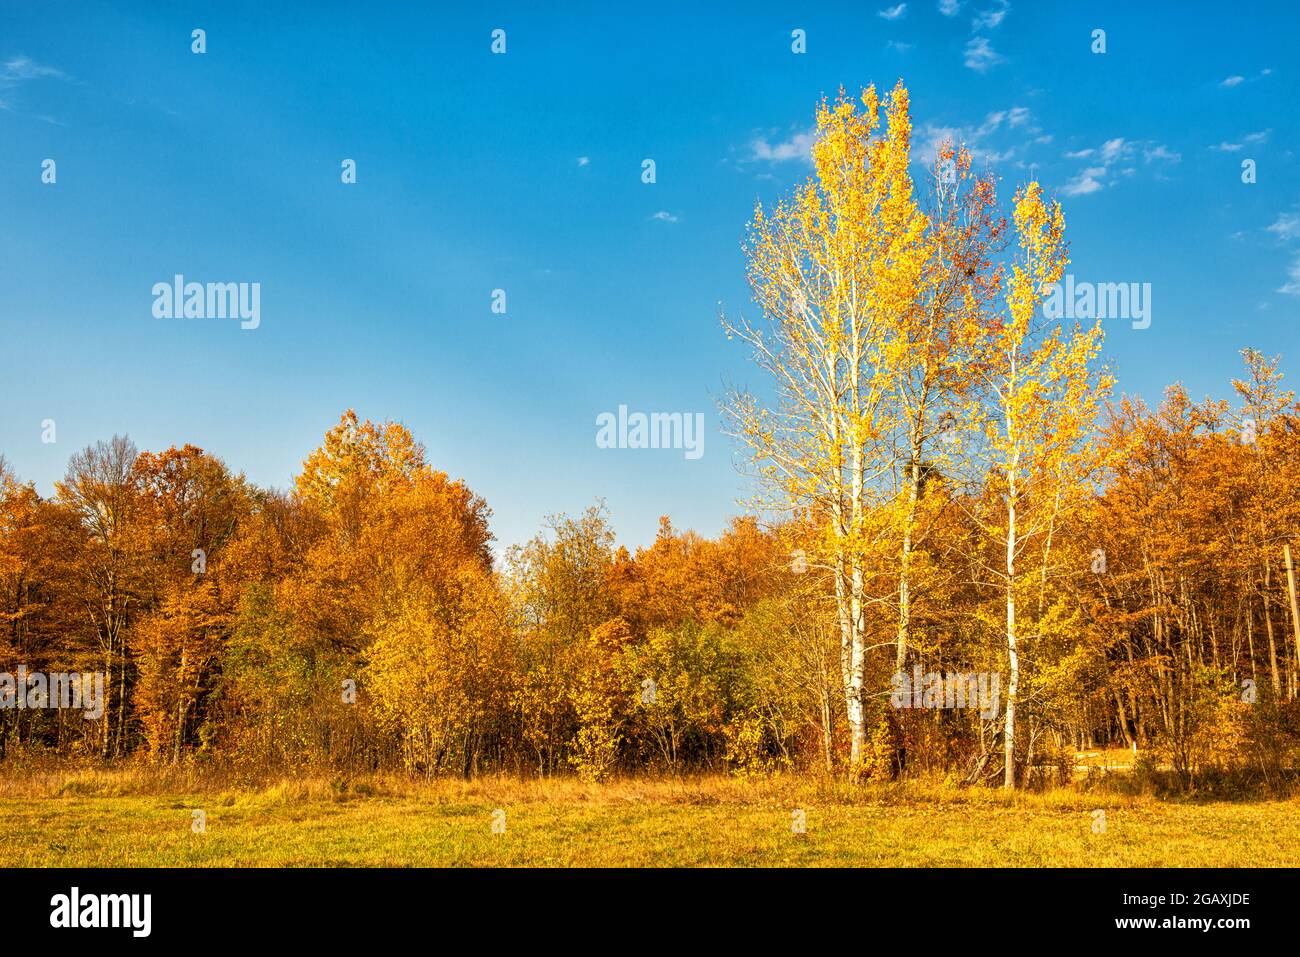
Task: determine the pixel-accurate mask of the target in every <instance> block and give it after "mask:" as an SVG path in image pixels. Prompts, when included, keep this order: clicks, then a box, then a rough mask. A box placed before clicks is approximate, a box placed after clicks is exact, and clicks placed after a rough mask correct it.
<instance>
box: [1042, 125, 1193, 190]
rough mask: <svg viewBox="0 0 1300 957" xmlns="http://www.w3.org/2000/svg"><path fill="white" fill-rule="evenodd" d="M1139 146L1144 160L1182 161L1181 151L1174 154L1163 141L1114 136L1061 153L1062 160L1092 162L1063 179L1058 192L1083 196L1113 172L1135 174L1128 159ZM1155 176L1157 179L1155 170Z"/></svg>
mask: <svg viewBox="0 0 1300 957" xmlns="http://www.w3.org/2000/svg"><path fill="white" fill-rule="evenodd" d="M1139 149H1140V150H1141V151H1142V158H1143V160H1144V161H1145V162H1147V163H1154V162H1157V161H1159V162H1162V163H1178V162H1180V161H1181V160H1182V155H1181V154H1179V153H1175V152H1174V151H1173V150H1171V149H1169V148H1168V147H1167V146H1165V145H1164V144H1163V143H1155V142H1153V141H1151V140H1139V141H1137V142H1134V141H1132V140H1128V139H1125V138H1124V137H1122V136H1116V137H1113V138H1111V139H1108V140H1106V142H1104V143H1102V144H1101V146H1099V147H1096V148H1095V149H1094V148H1091V147H1090V148H1088V149H1081V150H1074V151H1073V152H1067V153H1066V154H1065V158H1066V159H1075V160H1078V159H1086V160H1091V161H1092V163H1091V165H1089V166H1085V167H1084V168H1083V169H1081V170H1079V172H1077V173H1076V174H1075V175H1074V176H1073V177H1072V178H1070V179H1069V180H1068V181H1066V184H1065V185H1064V186H1062V187H1061V192H1063V193H1064V194H1065V195H1066V196H1087V195H1088V194H1089V193H1096V192H1100V191H1101V190H1103V189H1105V188H1106V187H1107V186H1109V185H1111V183H1113V182H1114V177H1115V176H1116V175H1118V176H1136V175H1137V167H1136V166H1134V165H1133V163H1132V159H1133V157H1134V156H1135V154H1136V153H1137V151H1138V150H1139ZM1156 175H1157V178H1160V175H1159V174H1158V173H1157V174H1156Z"/></svg>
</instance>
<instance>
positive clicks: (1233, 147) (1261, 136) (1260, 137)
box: [1210, 127, 1273, 153]
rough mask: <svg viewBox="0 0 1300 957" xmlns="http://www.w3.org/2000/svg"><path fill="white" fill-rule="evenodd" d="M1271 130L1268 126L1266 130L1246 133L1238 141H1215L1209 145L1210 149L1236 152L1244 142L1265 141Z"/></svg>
mask: <svg viewBox="0 0 1300 957" xmlns="http://www.w3.org/2000/svg"><path fill="white" fill-rule="evenodd" d="M1272 132H1273V130H1272V128H1271V127H1270V128H1269V129H1267V130H1259V131H1258V132H1255V133H1247V134H1246V135H1245V136H1243V137H1242V138H1241V142H1240V143H1229V142H1228V141H1227V140H1224V141H1223V142H1222V143H1217V144H1215V145H1213V146H1211V147H1210V149H1211V150H1212V151H1213V152H1215V153H1236V152H1238V151H1240V150H1241V148H1242V146H1243V145H1245V144H1246V143H1267V142H1268V138H1269V136H1270V135H1271V134H1272Z"/></svg>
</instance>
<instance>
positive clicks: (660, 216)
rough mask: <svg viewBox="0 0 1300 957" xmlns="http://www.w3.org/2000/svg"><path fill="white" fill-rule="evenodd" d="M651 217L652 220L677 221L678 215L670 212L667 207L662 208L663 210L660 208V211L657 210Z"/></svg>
mask: <svg viewBox="0 0 1300 957" xmlns="http://www.w3.org/2000/svg"><path fill="white" fill-rule="evenodd" d="M650 219H651V220H652V221H654V222H657V223H675V222H677V217H676V216H674V215H673V214H672V213H670V212H668V210H666V209H661V210H659V212H657V213H655V214H654V215H653V216H651V217H650Z"/></svg>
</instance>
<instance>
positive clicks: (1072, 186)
mask: <svg viewBox="0 0 1300 957" xmlns="http://www.w3.org/2000/svg"><path fill="white" fill-rule="evenodd" d="M1105 176H1106V167H1104V166H1089V167H1088V168H1087V169H1085V170H1082V171H1081V172H1080V173H1079V174H1078V175H1077V176H1075V177H1074V179H1072V180H1070V181H1069V182H1068V183H1066V184H1065V185H1064V186H1063V187H1061V192H1063V193H1064V194H1065V195H1066V196H1087V195H1088V194H1089V193H1095V192H1097V191H1098V190H1100V189H1102V188H1103V186H1102V182H1101V181H1102V179H1104V178H1105Z"/></svg>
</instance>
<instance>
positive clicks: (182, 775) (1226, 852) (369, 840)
mask: <svg viewBox="0 0 1300 957" xmlns="http://www.w3.org/2000/svg"><path fill="white" fill-rule="evenodd" d="M1122 778H1123V775H1122V774H1118V775H1117V774H1114V773H1106V774H1103V775H1095V776H1094V777H1093V778H1090V779H1088V781H1087V782H1082V781H1081V782H1079V783H1077V784H1076V785H1074V786H1071V787H1068V788H1060V789H1056V790H1053V791H1048V792H1044V793H1033V792H1018V793H1014V794H1009V795H1008V794H1004V793H1003V792H1001V791H997V790H991V789H983V788H967V789H955V788H952V787H945V786H942V785H940V784H938V783H930V784H925V783H917V782H909V783H902V784H882V785H866V786H863V787H859V788H849V787H847V786H846V785H844V784H842V783H840V782H836V781H814V780H809V779H801V778H796V777H793V776H779V777H771V778H757V779H755V778H750V779H742V778H736V777H725V776H706V777H695V778H679V779H651V780H647V779H644V778H640V779H635V780H623V781H614V782H611V783H606V784H585V783H582V782H580V781H578V780H576V779H572V778H559V779H548V780H521V779H518V778H480V779H477V780H473V781H463V780H445V779H435V780H418V781H417V780H412V779H409V778H404V777H400V776H375V777H366V778H354V779H351V780H343V779H334V780H330V779H326V778H311V777H307V778H300V779H294V780H283V781H278V782H260V783H257V784H249V783H247V782H240V781H239V780H237V779H232V778H226V777H223V776H218V775H212V774H200V773H197V772H194V771H170V772H166V771H155V770H146V769H139V768H136V769H108V770H77V769H75V768H69V769H59V770H49V771H44V772H30V773H26V774H24V775H19V776H14V775H6V776H4V777H3V778H0V830H2V832H3V834H4V835H5V840H4V841H3V843H0V866H6V867H47V866H76V867H144V866H161V867H208V866H275V867H279V866H288V867H318V866H361V867H368V866H425V867H445V866H450V867H534V866H548V867H574V866H597V867H701V866H727V867H782V866H795V867H805V866H807V867H825V866H847V867H955V866H975V867H994V866H1009V867H1038V866H1067V867H1120V866H1123V867H1192V866H1199V867H1244V866H1254V867H1275V866H1294V865H1296V864H1297V863H1300V799H1297V798H1290V799H1275V800H1255V801H1249V802H1246V801H1194V800H1178V801H1168V800H1160V799H1157V798H1156V797H1154V796H1151V795H1145V794H1139V793H1128V794H1126V793H1123V791H1124V790H1125V789H1124V788H1120V787H1113V786H1111V785H1113V784H1114V783H1116V782H1117V781H1119V782H1122ZM195 810H202V811H203V813H204V815H205V830H204V831H203V832H202V833H196V832H195V830H194V828H193V825H194V820H195V818H194V813H193V812H194V811H195ZM498 810H501V811H504V812H505V814H504V833H494V832H493V821H494V812H496V811H498ZM1097 810H1103V811H1104V812H1105V830H1104V832H1102V833H1094V827H1093V823H1094V820H1095V815H1094V812H1095V811H1097ZM796 811H802V812H803V819H804V821H805V824H806V830H805V833H802V834H799V833H796V826H795V825H796V820H797V815H796V813H795V812H796ZM495 819H496V820H497V823H498V829H499V825H500V823H501V815H499V814H497V815H495Z"/></svg>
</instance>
